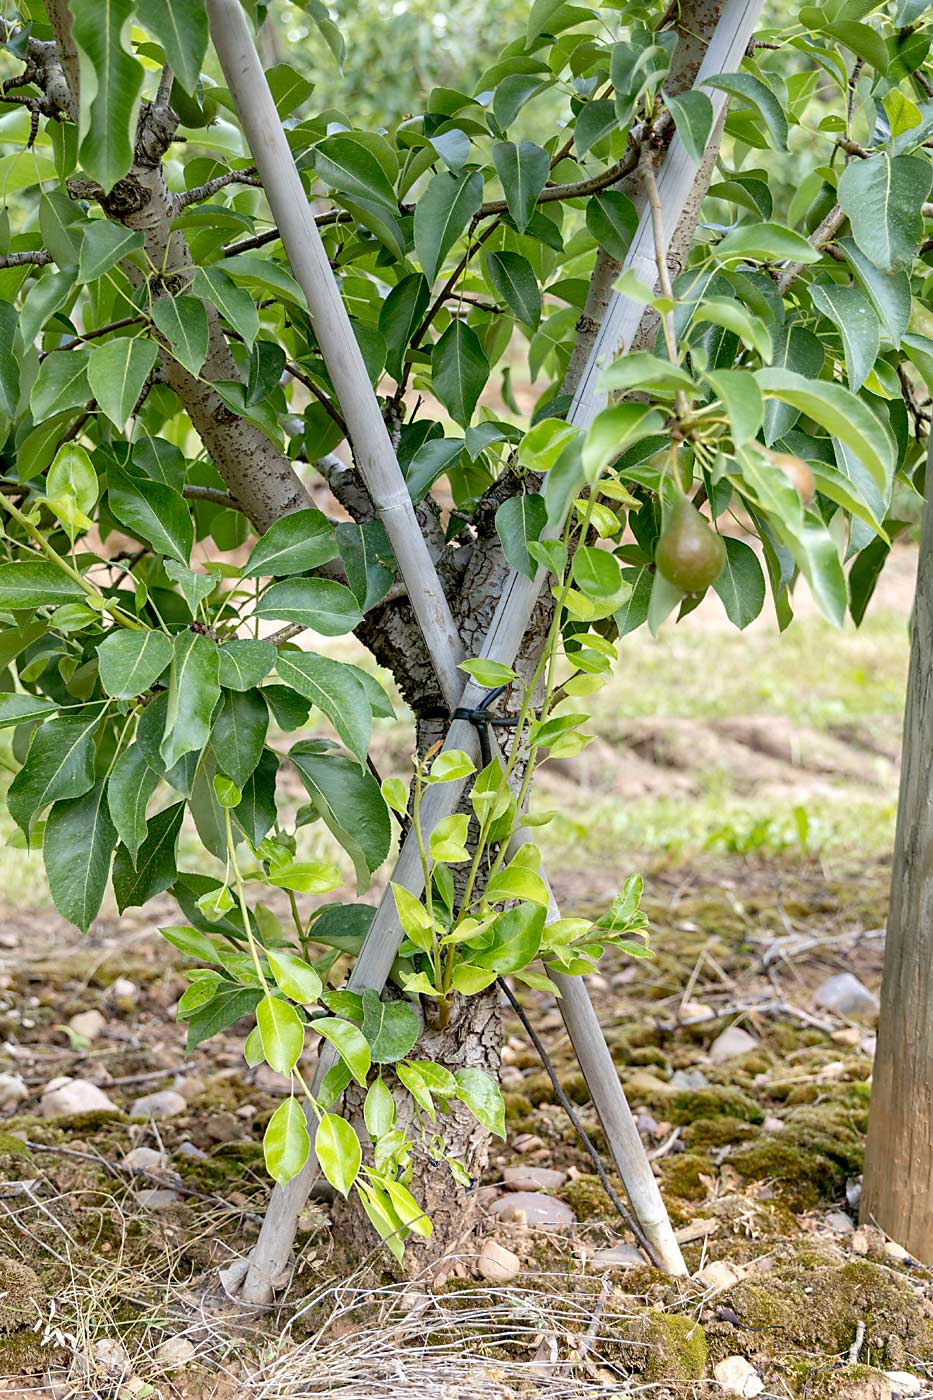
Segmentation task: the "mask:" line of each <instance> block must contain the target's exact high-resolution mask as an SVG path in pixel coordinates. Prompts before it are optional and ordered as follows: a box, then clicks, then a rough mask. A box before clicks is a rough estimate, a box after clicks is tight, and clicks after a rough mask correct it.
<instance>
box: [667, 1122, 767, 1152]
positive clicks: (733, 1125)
mask: <svg viewBox="0 0 933 1400" xmlns="http://www.w3.org/2000/svg"><path fill="white" fill-rule="evenodd" d="M760 1131H761V1130H760V1128H758V1127H757V1126H756V1125H755V1124H754V1123H748V1122H746V1120H745V1119H744V1118H731V1117H730V1116H729V1115H728V1114H724V1115H723V1117H721V1118H697V1119H695V1121H694V1122H692V1123H688V1124H687V1126H686V1127H685V1128H684V1131H683V1134H682V1138H683V1141H684V1142H685V1143H686V1145H687V1147H690V1148H711V1147H725V1146H726V1145H727V1144H729V1143H735V1142H747V1141H748V1139H749V1138H753V1137H757V1136H758V1134H759V1132H760Z"/></svg>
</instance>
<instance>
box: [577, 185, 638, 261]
mask: <svg viewBox="0 0 933 1400" xmlns="http://www.w3.org/2000/svg"><path fill="white" fill-rule="evenodd" d="M586 226H587V228H588V229H589V231H590V233H591V234H592V235H593V237H594V238H595V239H596V241H597V243H598V244H599V245H600V247H601V248H605V250H606V252H607V253H608V254H609V256H610V257H611V258H614V259H615V261H616V262H623V261H624V259H625V256H626V254H627V253H628V250H629V247H630V245H631V242H632V239H633V238H634V236H635V230H636V228H637V227H638V210H637V209H636V208H635V205H634V204H633V203H632V201H631V200H630V199H629V197H628V195H625V194H623V193H622V192H621V190H602V191H601V192H600V193H599V194H595V195H593V197H592V199H590V200H588V202H587V206H586Z"/></svg>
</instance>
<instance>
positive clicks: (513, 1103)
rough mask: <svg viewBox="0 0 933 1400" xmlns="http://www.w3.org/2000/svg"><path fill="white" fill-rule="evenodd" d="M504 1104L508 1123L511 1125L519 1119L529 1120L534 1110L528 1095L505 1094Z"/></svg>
mask: <svg viewBox="0 0 933 1400" xmlns="http://www.w3.org/2000/svg"><path fill="white" fill-rule="evenodd" d="M502 1102H503V1103H504V1104H505V1117H506V1122H508V1123H510V1124H511V1123H513V1122H514V1121H515V1119H517V1118H527V1117H528V1116H529V1114H530V1113H531V1111H532V1108H533V1104H532V1102H531V1099H530V1098H529V1097H528V1095H527V1094H514V1093H503V1095H502Z"/></svg>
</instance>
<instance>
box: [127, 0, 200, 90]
mask: <svg viewBox="0 0 933 1400" xmlns="http://www.w3.org/2000/svg"><path fill="white" fill-rule="evenodd" d="M136 14H137V16H138V18H139V22H140V24H141V25H143V27H144V28H145V29H148V30H149V33H150V34H151V35H152V36H153V37H154V38H155V39H158V41H159V43H160V44H161V45H162V47H163V49H164V50H165V57H166V59H167V61H168V62H169V63H170V64H171V67H172V72H173V73H174V74H175V77H176V78H177V79H178V81H179V82H180V83H181V85H182V87H183V88H184V90H185V92H187V93H188V94H189V95H190V96H192V97H193V96H194V95H195V92H196V90H197V86H198V79H199V78H200V76H201V69H202V67H203V65H204V54H205V51H206V49H207V11H206V9H205V8H204V6H203V5H192V4H190V3H189V0H136Z"/></svg>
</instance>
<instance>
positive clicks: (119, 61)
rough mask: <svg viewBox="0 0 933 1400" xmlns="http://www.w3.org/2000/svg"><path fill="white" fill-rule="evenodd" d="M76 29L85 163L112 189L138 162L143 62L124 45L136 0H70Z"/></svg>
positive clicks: (107, 187) (91, 172) (74, 33)
mask: <svg viewBox="0 0 933 1400" xmlns="http://www.w3.org/2000/svg"><path fill="white" fill-rule="evenodd" d="M69 8H70V10H71V17H72V33H73V35H74V39H75V42H76V44H77V45H78V48H79V49H80V50H81V52H82V54H84V55H85V56H86V58H87V60H88V63H87V65H84V64H82V81H81V116H82V123H81V125H82V130H83V131H84V136H83V139H82V141H81V164H82V166H83V167H84V169H85V171H86V172H87V174H88V175H90V177H91V179H93V180H97V181H98V183H99V184H101V185H103V187H104V191H105V192H108V193H109V191H110V190H111V189H112V188H113V186H114V185H115V184H116V182H117V181H118V180H120V179H122V178H123V176H124V175H125V174H126V173H127V171H128V170H129V168H130V166H131V165H132V163H133V148H134V143H135V118H136V101H137V98H138V97H139V93H140V89H141V88H142V82H143V68H142V64H141V63H139V62H137V60H136V59H135V58H134V57H133V56H132V55H131V54H129V53H127V51H126V49H125V48H124V47H123V36H124V33H126V34H127V36H128V35H129V30H130V20H131V19H132V14H133V3H132V0H69Z"/></svg>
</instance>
